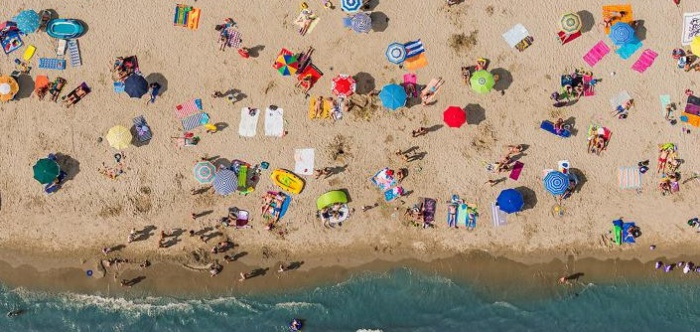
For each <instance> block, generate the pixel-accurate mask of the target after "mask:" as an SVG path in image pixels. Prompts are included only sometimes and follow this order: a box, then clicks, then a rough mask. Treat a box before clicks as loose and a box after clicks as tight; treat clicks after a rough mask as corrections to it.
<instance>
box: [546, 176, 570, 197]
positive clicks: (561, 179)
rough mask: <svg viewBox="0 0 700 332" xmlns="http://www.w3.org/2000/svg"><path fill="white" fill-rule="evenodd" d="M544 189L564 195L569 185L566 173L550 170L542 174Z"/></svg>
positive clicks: (554, 193)
mask: <svg viewBox="0 0 700 332" xmlns="http://www.w3.org/2000/svg"><path fill="white" fill-rule="evenodd" d="M543 183H544V189H546V190H547V191H549V192H550V193H551V194H552V195H555V196H559V195H564V193H565V192H566V188H568V187H569V177H568V176H566V174H564V173H562V172H558V171H551V172H549V173H547V175H545V176H544V180H543Z"/></svg>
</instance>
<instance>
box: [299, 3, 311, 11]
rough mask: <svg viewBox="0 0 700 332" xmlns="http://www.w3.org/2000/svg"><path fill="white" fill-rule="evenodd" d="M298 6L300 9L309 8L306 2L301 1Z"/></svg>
mask: <svg viewBox="0 0 700 332" xmlns="http://www.w3.org/2000/svg"><path fill="white" fill-rule="evenodd" d="M299 7H301V9H302V10H304V9H309V5H308V4H307V3H306V2H302V3H301V4H300V5H299Z"/></svg>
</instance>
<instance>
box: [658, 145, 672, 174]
mask: <svg viewBox="0 0 700 332" xmlns="http://www.w3.org/2000/svg"><path fill="white" fill-rule="evenodd" d="M669 153H670V152H669V151H668V150H661V151H659V159H658V164H657V166H656V173H661V171H663V170H664V168H665V167H666V163H667V162H668V155H669Z"/></svg>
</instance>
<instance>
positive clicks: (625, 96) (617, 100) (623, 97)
mask: <svg viewBox="0 0 700 332" xmlns="http://www.w3.org/2000/svg"><path fill="white" fill-rule="evenodd" d="M630 99H632V96H630V94H629V93H627V91H622V92H620V93H619V94H617V96H615V97H612V98H610V106H611V107H612V108H617V107H618V106H620V105H622V103H624V102H626V101H628V100H630Z"/></svg>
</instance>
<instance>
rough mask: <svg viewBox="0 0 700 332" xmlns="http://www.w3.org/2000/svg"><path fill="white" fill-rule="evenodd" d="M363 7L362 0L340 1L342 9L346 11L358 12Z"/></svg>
mask: <svg viewBox="0 0 700 332" xmlns="http://www.w3.org/2000/svg"><path fill="white" fill-rule="evenodd" d="M360 7H362V0H342V1H340V9H342V10H343V11H344V12H346V13H356V12H358V11H359V10H360Z"/></svg>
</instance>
